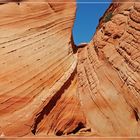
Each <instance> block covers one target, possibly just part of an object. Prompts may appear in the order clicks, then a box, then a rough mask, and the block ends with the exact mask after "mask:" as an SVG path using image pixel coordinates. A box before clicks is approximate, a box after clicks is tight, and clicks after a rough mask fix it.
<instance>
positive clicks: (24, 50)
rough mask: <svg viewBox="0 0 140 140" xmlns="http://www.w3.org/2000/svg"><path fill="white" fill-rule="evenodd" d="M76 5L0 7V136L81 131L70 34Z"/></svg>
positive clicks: (45, 3) (40, 3) (25, 3)
mask: <svg viewBox="0 0 140 140" xmlns="http://www.w3.org/2000/svg"><path fill="white" fill-rule="evenodd" d="M75 10H76V4H75V2H74V1H73V3H65V1H63V0H61V1H51V2H49V1H36V2H32V1H22V2H21V3H20V4H17V3H16V2H8V3H5V4H2V5H1V6H0V12H1V15H0V19H1V21H0V69H1V70H0V134H2V135H5V136H27V135H32V134H34V135H37V134H38V135H39V134H41V135H62V134H68V133H72V132H73V131H74V132H76V131H77V130H76V128H77V127H79V125H80V126H81V127H84V123H85V118H84V117H83V114H82V111H81V109H80V107H81V106H80V102H79V100H78V97H77V94H76V90H77V78H76V65H77V58H76V55H74V53H73V50H72V43H71V36H72V34H71V31H72V27H73V23H74V18H75Z"/></svg>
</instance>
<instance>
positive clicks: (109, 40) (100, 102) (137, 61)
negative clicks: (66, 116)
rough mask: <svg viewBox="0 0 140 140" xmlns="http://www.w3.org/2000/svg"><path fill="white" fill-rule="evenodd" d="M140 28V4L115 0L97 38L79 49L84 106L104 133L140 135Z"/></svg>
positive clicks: (91, 122)
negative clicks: (116, 0) (116, 2)
mask: <svg viewBox="0 0 140 140" xmlns="http://www.w3.org/2000/svg"><path fill="white" fill-rule="evenodd" d="M110 12H111V14H110ZM110 15H111V16H110ZM109 16H110V17H109ZM106 18H108V19H106ZM139 31H140V4H138V3H137V2H136V3H134V2H132V3H121V4H120V3H118V4H112V5H111V6H110V8H109V9H108V10H107V12H106V13H105V15H104V16H103V18H102V19H101V21H100V24H99V26H98V28H97V31H96V33H95V36H94V37H93V40H92V41H91V42H90V43H89V44H88V45H86V46H85V47H84V48H80V49H79V50H78V68H77V69H78V70H77V71H78V84H79V93H80V99H81V104H82V108H83V109H84V111H85V114H86V118H87V120H88V125H89V126H90V127H91V128H92V129H93V130H94V131H95V132H97V133H98V134H99V135H101V136H140V123H139V121H140V120H139V119H140V102H139V100H140V49H139V45H140V32H139Z"/></svg>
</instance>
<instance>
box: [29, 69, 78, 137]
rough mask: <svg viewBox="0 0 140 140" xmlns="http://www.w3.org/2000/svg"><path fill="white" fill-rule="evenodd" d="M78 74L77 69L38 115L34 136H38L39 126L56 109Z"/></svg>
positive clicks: (33, 127) (34, 125)
mask: <svg viewBox="0 0 140 140" xmlns="http://www.w3.org/2000/svg"><path fill="white" fill-rule="evenodd" d="M76 73H77V71H76V69H75V70H74V72H73V73H72V74H71V76H70V78H69V79H68V80H67V81H66V82H65V83H64V85H63V86H62V87H61V88H60V90H59V91H58V92H57V93H56V94H55V95H54V96H53V97H52V98H51V99H50V101H49V102H48V103H47V105H46V106H45V107H44V108H43V109H42V111H41V112H39V113H38V114H37V115H36V118H35V120H34V124H33V126H32V130H31V132H32V133H33V134H34V135H35V134H36V131H37V127H38V124H39V123H40V122H41V121H42V120H43V118H44V116H47V115H48V114H49V113H50V111H51V110H52V109H53V108H54V107H55V105H56V104H57V102H58V100H59V99H60V98H61V96H62V95H63V93H64V92H65V90H66V89H68V88H69V86H70V85H71V82H72V81H73V79H74V77H75V74H76ZM56 133H57V135H62V134H63V133H62V132H61V131H59V132H56Z"/></svg>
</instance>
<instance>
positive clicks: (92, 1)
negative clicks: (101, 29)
mask: <svg viewBox="0 0 140 140" xmlns="http://www.w3.org/2000/svg"><path fill="white" fill-rule="evenodd" d="M110 2H111V0H77V14H76V20H75V24H74V28H73V37H74V42H75V44H76V45H78V44H80V43H82V42H89V41H90V40H91V38H92V37H93V35H94V32H95V30H96V27H97V25H98V23H99V19H100V18H101V17H102V16H103V14H104V12H105V11H106V9H107V8H108V7H109V5H110Z"/></svg>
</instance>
